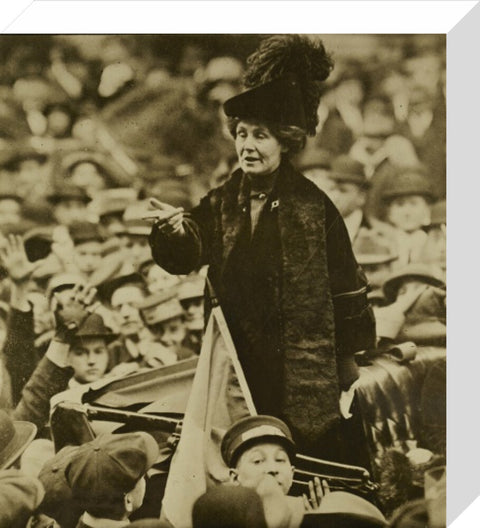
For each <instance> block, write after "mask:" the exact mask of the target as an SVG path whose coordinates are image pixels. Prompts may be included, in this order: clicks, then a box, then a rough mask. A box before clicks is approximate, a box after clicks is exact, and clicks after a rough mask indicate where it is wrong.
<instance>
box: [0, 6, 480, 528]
mask: <svg viewBox="0 0 480 528" xmlns="http://www.w3.org/2000/svg"><path fill="white" fill-rule="evenodd" d="M467 13H468V16H465V15H467ZM0 15H1V17H0V20H1V23H0V29H1V30H2V32H4V33H263V34H265V33H276V32H301V33H316V34H327V33H337V34H338V33H343V34H346V33H449V34H448V37H447V47H448V60H447V92H448V93H447V97H448V100H447V106H448V112H447V113H448V156H447V158H448V160H447V161H448V216H449V226H448V284H449V301H448V356H449V359H448V468H449V470H448V519H449V523H451V522H452V520H453V519H455V518H456V517H457V516H459V515H460V513H461V512H462V511H463V510H464V509H465V508H467V506H468V505H469V504H470V503H472V501H473V500H474V499H475V498H476V497H477V496H478V495H480V478H479V476H478V468H480V449H479V447H478V443H479V442H478V434H477V432H476V431H477V429H478V427H477V423H478V419H477V416H478V408H477V405H476V403H477V401H478V400H479V396H478V391H476V390H475V389H476V388H477V386H478V385H479V380H480V368H479V367H480V351H479V350H478V349H479V346H478V342H479V340H478V336H477V332H476V329H477V327H480V321H479V320H478V317H477V314H478V313H479V310H478V308H477V306H478V301H477V299H480V295H479V293H480V292H479V291H478V290H479V288H478V286H476V284H478V283H479V282H480V281H479V273H478V265H479V264H480V258H479V256H480V255H479V250H478V247H479V245H480V242H477V239H478V238H480V237H479V233H478V228H477V225H476V223H478V222H479V216H478V213H477V210H478V209H479V198H478V197H479V196H480V194H478V193H477V192H476V191H477V190H478V189H479V184H478V181H479V178H480V171H479V170H478V169H479V162H478V159H479V154H478V153H479V150H480V149H479V145H478V143H479V141H478V138H479V137H480V134H479V131H478V128H479V126H480V125H479V123H480V112H479V107H480V105H479V103H478V99H479V98H480V75H479V71H480V68H479V67H478V66H477V63H478V58H477V57H478V52H479V50H480V31H478V28H480V6H479V5H478V2H476V1H440V2H439V1H423V2H417V1H403V2H397V1H370V2H364V1H350V2H341V1H336V2H327V1H313V0H312V1H297V2H293V1H262V2H258V1H254V0H250V1H243V2H240V1H232V0H230V1H223V2H222V1H220V0H218V1H210V2H205V1H200V0H193V1H183V0H182V1H180V0H176V1H163V2H162V1H123V2H122V1H103V2H96V1H89V0H87V1H83V2H80V1H75V0H70V1H55V0H36V1H35V0H2V2H1V4H0ZM464 17H465V18H464ZM462 19H463V20H462ZM474 519H476V520H477V522H475V520H474ZM479 520H480V502H479V500H476V501H475V502H474V503H473V504H471V506H470V507H468V508H467V509H466V510H465V511H464V512H463V513H462V514H461V515H460V516H459V517H458V519H456V520H455V522H454V523H453V524H452V526H453V527H454V528H467V527H471V526H474V525H479V524H480V523H479V522H478V521H479Z"/></svg>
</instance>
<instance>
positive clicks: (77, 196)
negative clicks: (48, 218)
mask: <svg viewBox="0 0 480 528" xmlns="http://www.w3.org/2000/svg"><path fill="white" fill-rule="evenodd" d="M47 200H48V202H49V203H50V204H51V206H52V208H53V216H54V218H55V220H56V221H57V222H58V223H59V224H60V225H64V226H70V225H71V224H72V223H74V222H85V221H87V220H88V209H87V204H88V203H89V202H90V200H91V199H90V197H89V196H88V195H87V193H86V192H85V191H84V190H83V189H81V188H80V187H76V186H74V185H72V184H66V183H62V184H59V185H58V186H57V187H56V188H55V189H54V191H53V192H52V193H51V194H49V195H48V196H47Z"/></svg>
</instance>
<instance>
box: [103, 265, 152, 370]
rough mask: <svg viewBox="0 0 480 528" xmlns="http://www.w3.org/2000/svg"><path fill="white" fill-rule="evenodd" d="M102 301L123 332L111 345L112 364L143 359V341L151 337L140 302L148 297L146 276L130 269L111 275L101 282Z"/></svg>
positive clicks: (117, 327)
mask: <svg viewBox="0 0 480 528" xmlns="http://www.w3.org/2000/svg"><path fill="white" fill-rule="evenodd" d="M98 295H99V298H100V300H101V301H102V303H103V304H104V305H105V306H106V307H107V308H109V309H110V311H111V315H112V323H113V324H114V325H115V328H116V331H117V332H118V334H119V336H118V339H117V340H116V341H114V342H113V343H112V344H111V345H110V347H109V348H110V352H111V354H112V366H114V365H117V364H119V363H124V362H131V361H133V362H141V361H142V360H143V355H144V351H143V343H144V341H148V340H151V339H150V338H151V335H150V332H149V331H148V330H147V329H146V327H145V325H144V323H143V321H142V318H141V317H140V311H139V305H140V304H141V303H142V302H143V300H144V299H145V297H146V287H145V281H144V280H143V277H142V276H141V275H140V274H138V273H129V274H126V275H121V276H118V277H115V278H114V279H109V280H107V281H105V282H103V283H102V284H100V285H99V286H98Z"/></svg>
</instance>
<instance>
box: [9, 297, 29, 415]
mask: <svg viewBox="0 0 480 528" xmlns="http://www.w3.org/2000/svg"><path fill="white" fill-rule="evenodd" d="M3 356H4V358H5V366H6V368H7V370H8V372H9V374H10V379H11V386H12V402H13V405H16V404H17V403H18V402H19V401H20V398H21V395H22V389H23V387H24V386H25V383H26V382H27V381H28V379H29V378H30V376H31V375H32V373H33V371H34V370H35V366H36V363H37V357H36V352H35V334H34V332H33V311H32V310H30V311H28V312H22V311H20V310H17V309H16V308H13V307H12V309H11V311H10V317H9V320H8V328H7V337H6V340H5V345H4V348H3Z"/></svg>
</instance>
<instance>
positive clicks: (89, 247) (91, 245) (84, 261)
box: [75, 241, 102, 275]
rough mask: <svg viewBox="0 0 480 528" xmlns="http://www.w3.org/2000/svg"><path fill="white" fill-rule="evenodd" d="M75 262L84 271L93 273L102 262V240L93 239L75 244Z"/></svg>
mask: <svg viewBox="0 0 480 528" xmlns="http://www.w3.org/2000/svg"><path fill="white" fill-rule="evenodd" d="M75 263H76V264H77V266H78V268H79V270H80V271H81V272H82V273H85V274H87V275H90V274H91V273H93V272H94V271H95V270H96V269H97V268H98V267H99V266H100V264H101V263H102V244H101V242H96V241H91V242H85V243H83V244H78V245H77V246H75Z"/></svg>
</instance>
